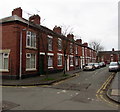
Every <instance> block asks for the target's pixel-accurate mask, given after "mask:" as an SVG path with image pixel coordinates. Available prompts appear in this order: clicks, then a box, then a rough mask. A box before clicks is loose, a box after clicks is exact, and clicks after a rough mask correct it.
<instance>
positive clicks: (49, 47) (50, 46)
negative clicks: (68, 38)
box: [47, 35, 53, 51]
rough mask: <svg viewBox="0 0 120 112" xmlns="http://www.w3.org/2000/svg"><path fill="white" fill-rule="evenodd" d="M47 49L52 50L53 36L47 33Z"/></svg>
mask: <svg viewBox="0 0 120 112" xmlns="http://www.w3.org/2000/svg"><path fill="white" fill-rule="evenodd" d="M49 39H50V40H51V43H49ZM47 41H48V51H53V37H52V36H49V35H48V40H47Z"/></svg>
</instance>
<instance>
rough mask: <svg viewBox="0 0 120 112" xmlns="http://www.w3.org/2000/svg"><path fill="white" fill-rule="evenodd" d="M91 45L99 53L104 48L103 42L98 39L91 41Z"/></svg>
mask: <svg viewBox="0 0 120 112" xmlns="http://www.w3.org/2000/svg"><path fill="white" fill-rule="evenodd" d="M89 46H90V47H91V48H92V49H94V50H96V51H97V53H98V52H99V51H102V50H104V47H103V46H102V45H101V43H100V42H98V41H95V40H94V41H91V42H90V43H89Z"/></svg>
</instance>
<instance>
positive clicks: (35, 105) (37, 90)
mask: <svg viewBox="0 0 120 112" xmlns="http://www.w3.org/2000/svg"><path fill="white" fill-rule="evenodd" d="M111 74H112V72H108V68H107V67H105V68H101V69H97V70H95V71H83V72H80V73H78V76H77V77H74V78H71V79H67V80H64V81H61V82H59V83H55V84H54V85H51V86H42V87H41V86H37V87H3V89H2V91H3V102H4V108H5V109H11V110H118V106H116V105H114V104H113V103H111V102H110V101H109V100H108V99H107V98H106V99H104V100H103V99H100V98H99V97H98V96H97V91H98V90H99V88H100V87H101V86H102V85H103V83H104V82H105V81H106V80H107V79H108V78H109V76H110V75H111Z"/></svg>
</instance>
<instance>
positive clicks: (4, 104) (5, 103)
mask: <svg viewBox="0 0 120 112" xmlns="http://www.w3.org/2000/svg"><path fill="white" fill-rule="evenodd" d="M1 105H2V110H10V109H12V108H14V107H17V106H19V105H18V104H15V103H13V102H9V101H2V104H1Z"/></svg>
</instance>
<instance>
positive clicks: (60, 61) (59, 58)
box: [58, 55, 62, 66]
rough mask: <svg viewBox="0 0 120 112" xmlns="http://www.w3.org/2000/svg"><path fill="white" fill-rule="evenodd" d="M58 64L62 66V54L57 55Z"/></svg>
mask: <svg viewBox="0 0 120 112" xmlns="http://www.w3.org/2000/svg"><path fill="white" fill-rule="evenodd" d="M58 66H62V55H58Z"/></svg>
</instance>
